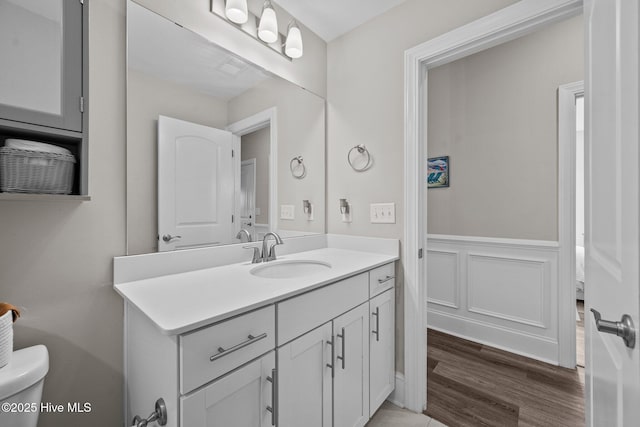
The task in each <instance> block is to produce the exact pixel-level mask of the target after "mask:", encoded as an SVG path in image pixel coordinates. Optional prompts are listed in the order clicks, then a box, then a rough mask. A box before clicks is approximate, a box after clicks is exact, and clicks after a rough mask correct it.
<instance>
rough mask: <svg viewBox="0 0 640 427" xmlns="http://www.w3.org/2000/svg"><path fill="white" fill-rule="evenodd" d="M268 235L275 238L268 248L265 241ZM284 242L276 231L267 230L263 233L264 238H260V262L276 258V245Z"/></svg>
mask: <svg viewBox="0 0 640 427" xmlns="http://www.w3.org/2000/svg"><path fill="white" fill-rule="evenodd" d="M269 236H273V238H274V239H275V241H276V242H275V243H274V244H273V245H271V247H270V248H269V249H267V241H268V240H269ZM283 243H284V242H283V241H282V239H281V238H280V236H278V233H273V232H269V233H267V234H265V235H264V239H262V262H268V261H274V260H275V259H276V246H277V245H282V244H283Z"/></svg>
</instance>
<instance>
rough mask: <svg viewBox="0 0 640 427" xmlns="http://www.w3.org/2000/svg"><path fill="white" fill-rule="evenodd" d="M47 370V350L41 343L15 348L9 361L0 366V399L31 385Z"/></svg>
mask: <svg viewBox="0 0 640 427" xmlns="http://www.w3.org/2000/svg"><path fill="white" fill-rule="evenodd" d="M48 371H49V352H48V351H47V347H45V346H43V345H34V346H33V347H27V348H23V349H22V350H16V351H14V352H13V355H12V356H11V361H10V362H9V363H8V364H7V365H6V366H4V367H3V368H0V400H4V399H6V398H7V397H9V396H13V395H14V394H16V393H18V392H20V391H22V390H24V389H26V388H28V387H30V386H32V385H33V384H35V383H37V382H38V381H40V380H41V379H43V378H44V376H45V375H46V374H47V372H48Z"/></svg>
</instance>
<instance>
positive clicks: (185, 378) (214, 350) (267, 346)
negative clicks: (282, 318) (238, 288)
mask: <svg viewBox="0 0 640 427" xmlns="http://www.w3.org/2000/svg"><path fill="white" fill-rule="evenodd" d="M274 347H275V306H273V305H270V306H268V307H265V308H262V309H260V310H256V311H252V312H250V313H247V314H243V315H241V316H238V317H234V318H233V319H229V320H226V321H224V322H220V323H217V324H215V325H213V326H209V327H207V328H204V329H200V330H198V331H195V332H191V333H188V334H184V335H181V336H180V393H181V394H185V393H188V392H189V391H191V390H193V389H194V388H196V387H199V386H201V385H202V384H205V383H208V382H209V381H211V380H213V379H215V378H218V377H220V376H221V375H223V374H225V373H227V372H229V371H231V370H233V369H235V368H237V367H238V366H240V365H242V364H243V363H246V362H248V361H250V360H252V359H255V358H256V357H258V356H260V355H261V354H264V353H266V352H268V351H269V350H272V349H273V348H274ZM221 349H223V351H220V350H221Z"/></svg>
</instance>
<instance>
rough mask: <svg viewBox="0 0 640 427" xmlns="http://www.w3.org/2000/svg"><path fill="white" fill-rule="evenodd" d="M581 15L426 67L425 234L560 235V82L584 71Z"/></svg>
mask: <svg viewBox="0 0 640 427" xmlns="http://www.w3.org/2000/svg"><path fill="white" fill-rule="evenodd" d="M582 21H583V20H582V16H578V17H574V18H571V19H569V20H566V21H562V22H559V23H556V24H553V25H552V26H550V27H546V28H544V29H542V30H540V31H537V32H536V33H534V34H531V35H528V36H525V37H521V38H519V39H517V40H514V41H511V42H509V43H505V44H503V45H500V46H496V47H494V48H491V49H488V50H485V51H483V52H480V53H477V54H474V55H471V56H468V57H466V58H463V59H460V60H457V61H455V62H452V63H450V64H446V65H443V66H440V67H437V68H435V69H432V70H429V76H428V111H429V119H428V126H427V129H428V148H427V152H428V156H429V157H436V156H443V155H448V156H450V162H451V175H450V181H451V182H450V187H449V188H437V189H430V190H428V193H427V194H428V203H427V205H428V232H429V233H434V234H450V235H462V236H481V237H504V238H516V239H517V238H519V239H538V240H553V241H555V240H557V239H558V200H557V199H558V127H557V117H558V101H557V90H558V86H560V85H562V84H565V83H571V82H575V81H578V80H582V79H583V78H584V71H583V68H584V65H583V62H584V56H583V50H584V47H583V45H584V43H583V33H584V30H583V22H582Z"/></svg>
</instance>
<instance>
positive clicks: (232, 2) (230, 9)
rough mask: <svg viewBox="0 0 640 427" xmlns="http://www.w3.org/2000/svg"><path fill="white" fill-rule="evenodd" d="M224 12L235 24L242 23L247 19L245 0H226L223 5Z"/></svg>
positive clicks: (247, 12)
mask: <svg viewBox="0 0 640 427" xmlns="http://www.w3.org/2000/svg"><path fill="white" fill-rule="evenodd" d="M224 14H225V15H226V16H227V18H228V19H229V21H231V22H234V23H236V24H244V23H245V22H247V19H249V11H248V9H247V0H227V3H226V4H225V6H224Z"/></svg>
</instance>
